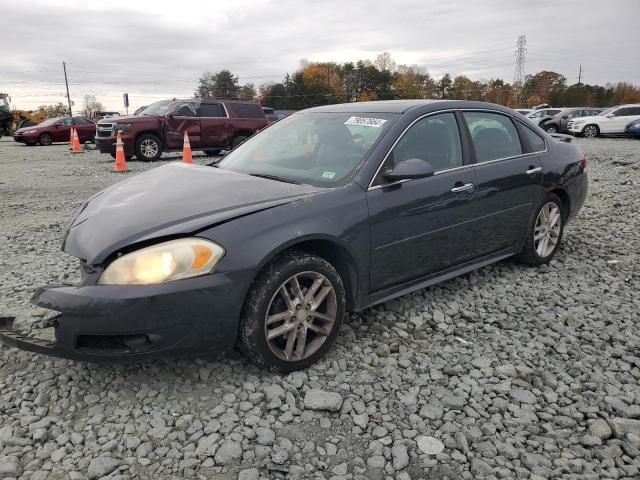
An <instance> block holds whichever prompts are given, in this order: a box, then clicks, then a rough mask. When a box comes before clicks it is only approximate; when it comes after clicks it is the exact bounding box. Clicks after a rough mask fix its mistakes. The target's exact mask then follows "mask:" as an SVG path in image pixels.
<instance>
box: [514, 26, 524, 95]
mask: <svg viewBox="0 0 640 480" xmlns="http://www.w3.org/2000/svg"><path fill="white" fill-rule="evenodd" d="M526 52H527V39H526V38H525V36H524V35H520V36H519V37H518V45H517V46H516V70H515V73H514V74H513V86H512V89H513V95H514V97H515V102H516V103H515V106H516V107H519V106H520V95H522V88H523V87H524V56H525V53H526Z"/></svg>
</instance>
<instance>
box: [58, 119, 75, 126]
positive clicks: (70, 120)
mask: <svg viewBox="0 0 640 480" xmlns="http://www.w3.org/2000/svg"><path fill="white" fill-rule="evenodd" d="M72 124H73V119H71V118H65V119H64V120H62V121H61V122H60V125H72Z"/></svg>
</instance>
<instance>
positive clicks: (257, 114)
mask: <svg viewBox="0 0 640 480" xmlns="http://www.w3.org/2000/svg"><path fill="white" fill-rule="evenodd" d="M229 106H230V107H231V109H233V111H234V112H235V113H236V117H239V118H264V112H263V111H262V107H260V105H258V104H257V103H232V104H230V105H229Z"/></svg>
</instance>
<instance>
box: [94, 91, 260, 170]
mask: <svg viewBox="0 0 640 480" xmlns="http://www.w3.org/2000/svg"><path fill="white" fill-rule="evenodd" d="M266 126H267V119H266V118H265V116H264V113H263V111H262V108H261V107H260V105H258V104H257V103H251V102H241V101H232V100H208V99H203V100H200V99H191V100H164V101H160V102H156V103H153V104H151V105H149V107H148V108H146V109H145V110H143V111H142V112H141V113H140V114H139V115H128V116H122V117H115V118H108V119H104V120H100V121H99V122H98V124H97V127H96V146H97V147H98V149H99V150H100V152H102V153H110V154H111V155H112V156H115V152H116V134H117V132H118V131H119V132H120V133H121V136H122V141H123V142H124V153H125V156H126V157H128V158H131V157H132V156H134V155H135V157H136V158H137V159H138V160H142V161H152V160H156V159H158V158H160V156H161V155H162V152H168V151H177V150H181V149H182V146H183V138H184V132H185V131H186V132H187V133H188V134H189V142H190V144H191V148H192V149H193V150H203V151H205V152H207V153H208V154H212V155H213V154H217V153H218V151H219V150H220V149H227V148H233V147H236V146H238V145H240V144H241V143H242V142H244V141H245V140H246V139H247V138H249V137H250V136H251V135H253V134H254V133H255V132H256V131H258V130H260V129H262V128H264V127H266Z"/></svg>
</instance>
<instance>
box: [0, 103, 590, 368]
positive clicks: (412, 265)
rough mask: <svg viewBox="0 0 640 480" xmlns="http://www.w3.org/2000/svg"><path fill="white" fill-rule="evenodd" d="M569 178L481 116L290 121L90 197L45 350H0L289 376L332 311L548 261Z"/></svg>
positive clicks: (409, 113) (517, 125)
mask: <svg viewBox="0 0 640 480" xmlns="http://www.w3.org/2000/svg"><path fill="white" fill-rule="evenodd" d="M586 169H587V164H586V160H585V158H584V155H583V153H582V151H581V150H580V148H578V147H577V146H576V145H574V143H573V142H572V141H571V139H568V138H558V139H556V138H553V137H551V136H549V135H547V134H546V133H544V132H542V131H541V130H540V129H538V128H537V127H536V126H535V125H534V124H533V123H531V122H530V121H529V120H527V119H525V118H524V117H522V116H521V115H519V114H516V113H514V112H513V111H512V110H510V109H508V108H503V107H501V106H497V105H491V104H486V103H479V102H467V101H419V100H406V101H388V102H365V103H350V104H343V105H329V106H323V107H318V108H312V109H309V110H304V111H302V112H298V113H296V114H293V115H291V116H290V117H287V118H286V119H284V120H281V121H280V122H277V123H275V124H273V125H272V126H270V127H269V128H268V129H265V130H264V131H263V132H261V133H260V134H259V135H256V136H255V137H252V138H251V139H249V140H248V141H247V142H246V143H244V144H243V145H241V146H240V147H238V148H236V149H235V150H233V151H232V152H231V153H230V154H229V155H228V156H226V157H225V158H224V159H223V160H222V161H221V162H220V163H219V164H218V165H217V168H214V167H205V166H197V165H190V164H183V163H173V164H169V165H166V166H163V167H160V168H156V169H154V170H151V171H149V172H146V173H143V174H141V175H137V176H134V177H131V178H129V179H127V180H125V181H123V182H121V183H118V184H116V185H113V186H111V187H109V188H107V189H106V190H104V191H102V192H100V193H97V194H96V195H94V196H93V197H92V198H90V199H89V201H88V202H87V203H86V204H85V205H84V206H83V207H82V209H81V211H80V212H79V213H78V215H77V217H76V218H75V219H74V220H73V222H72V223H71V225H70V227H69V229H68V231H67V232H66V235H65V238H64V242H63V250H64V251H65V252H66V253H68V254H69V255H72V256H75V257H77V258H78V261H79V268H80V269H81V272H82V281H81V283H80V284H79V285H73V286H60V287H47V288H42V289H40V290H38V291H37V292H36V294H35V295H34V298H33V302H34V303H36V304H37V305H40V306H42V307H45V308H49V309H53V310H56V311H58V312H60V315H59V316H57V317H56V318H55V320H54V322H53V324H54V326H55V337H56V340H55V341H52V342H50V341H45V340H37V339H33V338H27V337H24V336H21V335H19V334H17V333H16V332H14V331H13V330H12V329H11V325H9V324H6V325H5V326H4V329H3V331H2V333H1V337H2V339H3V340H4V341H5V342H7V343H11V344H13V345H16V346H18V347H21V348H24V349H27V350H32V351H35V352H39V353H45V354H50V355H58V356H62V357H69V358H78V359H84V360H91V361H100V360H117V361H123V360H137V359H142V358H150V357H159V356H168V355H182V354H193V353H209V352H219V351H222V350H225V349H227V348H229V347H232V346H233V345H239V346H240V347H241V348H242V349H243V350H244V351H245V352H246V353H247V355H248V356H249V357H250V358H251V360H253V362H255V363H256V364H257V365H258V366H260V367H267V368H273V369H276V370H280V371H291V370H296V369H299V368H304V367H306V366H308V365H310V364H312V363H314V362H316V361H317V360H318V359H320V358H321V357H322V356H323V355H324V354H325V353H326V352H327V351H328V350H329V348H330V346H331V345H332V343H333V342H334V340H335V338H336V336H337V335H338V332H339V329H340V325H341V323H342V320H343V317H344V316H345V312H346V311H357V310H361V309H363V308H365V307H367V306H371V305H374V304H377V303H380V302H385V301H387V300H390V299H392V298H395V297H397V296H399V295H404V294H406V293H409V292H412V291H415V290H417V289H421V288H424V287H427V286H429V285H432V284H434V283H437V282H441V281H443V280H447V279H449V278H452V277H454V276H456V275H461V274H464V273H467V272H470V271H472V270H474V269H477V268H480V267H483V266H485V265H488V264H491V263H493V262H497V261H500V260H502V259H505V258H507V257H510V256H513V255H515V256H517V257H518V258H519V259H520V260H522V261H523V262H524V263H527V264H529V265H534V266H535V265H541V264H545V263H547V262H549V261H550V260H551V259H552V258H553V256H554V255H555V253H556V251H557V250H558V248H559V246H560V242H561V239H562V234H563V229H564V226H565V225H566V223H567V222H568V221H569V220H570V219H571V218H573V217H574V216H575V215H576V213H577V212H578V210H579V209H580V207H581V206H582V203H583V201H584V199H585V196H586V194H587V175H586ZM6 323H9V322H6ZM523 328H526V326H523Z"/></svg>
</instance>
